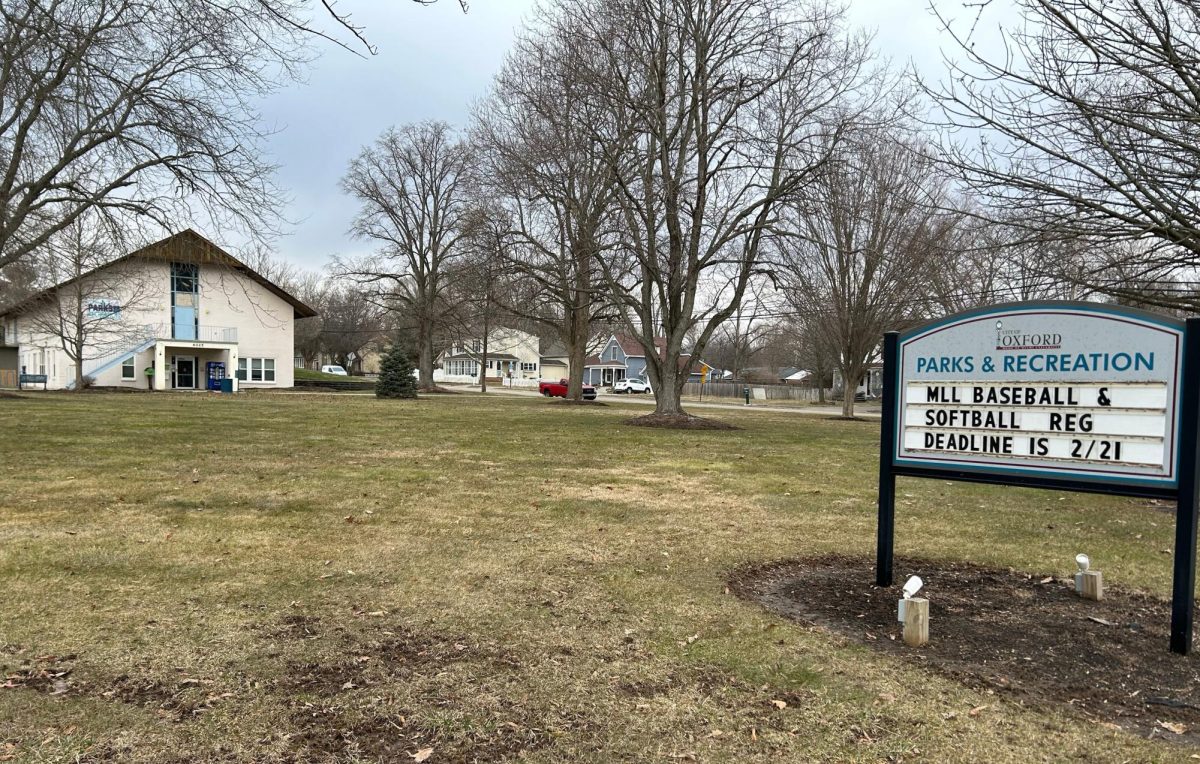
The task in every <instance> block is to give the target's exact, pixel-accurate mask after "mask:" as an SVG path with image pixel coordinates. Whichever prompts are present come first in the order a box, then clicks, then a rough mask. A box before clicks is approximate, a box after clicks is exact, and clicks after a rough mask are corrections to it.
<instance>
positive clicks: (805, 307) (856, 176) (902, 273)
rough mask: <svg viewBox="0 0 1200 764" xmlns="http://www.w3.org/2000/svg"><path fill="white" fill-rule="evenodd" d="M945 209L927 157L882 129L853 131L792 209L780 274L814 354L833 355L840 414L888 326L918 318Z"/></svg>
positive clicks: (850, 409)
mask: <svg viewBox="0 0 1200 764" xmlns="http://www.w3.org/2000/svg"><path fill="white" fill-rule="evenodd" d="M942 206H944V188H943V186H942V184H941V183H940V182H939V180H938V178H937V177H936V175H935V173H934V160H933V157H932V155H931V154H930V153H929V152H928V151H926V149H925V147H924V146H923V145H922V144H920V143H919V142H916V141H914V140H905V139H903V138H896V137H894V136H892V135H889V134H887V133H884V132H882V131H878V130H864V131H856V132H854V133H852V134H850V135H849V136H848V137H847V139H846V140H845V141H844V142H843V143H842V144H841V146H840V147H839V148H838V149H837V150H836V152H835V158H834V159H833V160H832V161H830V162H829V163H827V164H826V165H825V166H824V167H822V168H821V170H820V171H819V172H818V173H817V174H816V176H815V177H814V179H813V182H812V183H811V184H810V185H809V186H808V187H807V188H806V189H805V190H804V193H803V195H802V197H801V198H800V200H799V201H797V202H796V203H795V205H794V208H793V209H794V213H795V225H796V228H797V233H796V234H795V235H794V236H790V237H786V238H785V239H783V240H782V241H781V242H780V247H779V253H780V261H779V270H780V274H781V278H782V279H783V283H784V285H785V291H786V293H787V295H788V297H789V299H790V302H791V304H792V307H793V309H794V310H795V311H796V312H797V313H799V314H800V315H802V316H803V317H804V319H805V320H804V322H803V326H804V329H805V330H806V331H807V332H812V333H814V334H815V335H816V336H815V337H812V338H811V341H812V342H813V343H814V344H813V347H814V349H815V350H816V353H817V356H818V357H827V356H828V355H829V353H830V351H833V354H834V357H835V359H836V365H837V369H838V371H839V372H840V373H841V375H842V380H843V383H844V388H845V392H844V395H843V403H842V414H843V415H844V416H853V415H854V394H855V389H856V388H857V386H858V385H859V383H860V382H861V381H862V379H863V376H864V374H865V373H866V371H867V367H868V365H869V364H870V362H871V361H872V360H874V359H875V357H876V356H877V353H878V350H879V343H880V341H881V340H882V338H883V334H884V332H886V331H889V330H893V329H902V328H904V324H905V322H906V321H910V320H911V319H912V317H913V316H914V315H920V309H921V306H922V303H923V297H924V294H925V290H926V279H927V276H926V274H927V273H928V272H929V270H930V268H931V267H934V266H936V264H937V262H938V256H937V253H938V251H939V249H940V248H941V247H942V246H943V243H942V241H941V240H940V237H942V236H944V234H945V232H946V230H947V226H946V224H945V221H944V220H943V218H942V216H941V215H940V214H939V212H938V210H939V208H940V207H942Z"/></svg>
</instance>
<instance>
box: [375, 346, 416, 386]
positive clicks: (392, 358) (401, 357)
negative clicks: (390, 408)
mask: <svg viewBox="0 0 1200 764" xmlns="http://www.w3.org/2000/svg"><path fill="white" fill-rule="evenodd" d="M415 370H416V367H415V366H413V362H412V359H411V358H410V357H409V355H408V346H407V345H406V344H405V343H404V342H401V341H399V340H397V341H396V342H393V343H392V346H391V347H390V348H388V352H387V355H385V356H384V357H383V364H382V366H381V367H380V369H379V381H378V382H377V383H375V395H376V396H377V397H379V398H416V397H417V380H416V377H414V376H413V372H414V371H415Z"/></svg>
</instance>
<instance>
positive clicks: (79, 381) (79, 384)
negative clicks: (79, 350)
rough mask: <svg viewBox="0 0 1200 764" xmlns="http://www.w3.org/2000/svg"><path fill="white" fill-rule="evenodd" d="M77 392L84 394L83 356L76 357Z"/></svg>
mask: <svg viewBox="0 0 1200 764" xmlns="http://www.w3.org/2000/svg"><path fill="white" fill-rule="evenodd" d="M75 392H77V393H79V392H83V355H82V354H79V355H77V356H75Z"/></svg>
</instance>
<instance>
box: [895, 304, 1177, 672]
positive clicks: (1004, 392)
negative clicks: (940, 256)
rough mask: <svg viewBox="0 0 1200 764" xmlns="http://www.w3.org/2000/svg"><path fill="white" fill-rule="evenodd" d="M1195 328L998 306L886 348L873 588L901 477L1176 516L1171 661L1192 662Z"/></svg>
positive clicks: (1099, 310) (1156, 319)
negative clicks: (1126, 500)
mask: <svg viewBox="0 0 1200 764" xmlns="http://www.w3.org/2000/svg"><path fill="white" fill-rule="evenodd" d="M1198 439H1200V319H1189V320H1188V321H1187V322H1186V324H1185V323H1184V322H1182V321H1177V320H1175V319H1172V318H1169V317H1166V316H1160V315H1156V314H1153V313H1147V312H1145V311H1140V310H1135V309H1132V308H1125V307H1121V306H1116V305H1107V304H1101V303H1080V302H1042V303H1013V304H1008V305H996V306H992V307H988V308H982V309H979V310H973V311H967V312H965V313H959V314H957V315H953V316H948V317H946V318H943V319H939V320H937V321H933V322H930V323H928V324H925V325H923V326H919V327H916V328H915V329H911V330H909V331H907V332H905V333H903V334H897V333H895V332H892V333H889V334H887V335H885V337H884V395H883V416H882V425H881V430H880V441H879V444H880V447H879V531H878V536H877V567H876V583H877V584H879V585H880V586H889V585H891V581H892V548H893V537H894V535H895V488H896V477H897V476H909V477H927V478H939V479H943V480H965V481H973V482H982V483H998V484H1003V485H1016V486H1028V487H1035V488H1054V489H1058V490H1069V491H1088V492H1093V493H1110V494H1118V495H1124V496H1146V497H1154V498H1164V499H1171V500H1175V501H1176V502H1177V506H1178V510H1177V513H1176V520H1175V526H1176V528H1175V559H1174V574H1173V587H1172V591H1173V596H1172V605H1171V649H1172V650H1173V651H1175V652H1178V653H1185V654H1186V653H1187V652H1188V651H1189V650H1190V649H1191V642H1192V624H1193V612H1194V605H1195V603H1194V588H1195V577H1196V535H1197V515H1198V512H1197V505H1198V504H1200V479H1198V476H1197V473H1198V472H1200V459H1198V457H1197V454H1198V452H1200V449H1198V446H1197V441H1198Z"/></svg>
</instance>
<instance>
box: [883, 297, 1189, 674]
mask: <svg viewBox="0 0 1200 764" xmlns="http://www.w3.org/2000/svg"><path fill="white" fill-rule="evenodd" d="M899 344H900V335H899V333H897V332H888V333H887V334H885V335H884V338H883V412H882V413H883V416H882V422H881V425H880V439H879V525H878V531H877V536H876V563H875V583H876V585H878V586H891V585H892V580H893V572H892V555H893V547H894V538H895V515H896V476H897V475H900V476H905V477H923V478H936V479H939V480H956V481H963V482H973V483H989V484H995V485H1013V486H1022V487H1028V488H1049V489H1055V490H1062V491H1079V492H1085V493H1098V494H1109V495H1117V496H1132V497H1140V498H1154V499H1168V500H1171V499H1173V500H1175V501H1176V502H1177V506H1178V509H1177V510H1176V516H1175V559H1174V571H1173V578H1172V592H1171V651H1172V652H1175V653H1178V654H1180V655H1187V654H1188V653H1189V651H1190V650H1191V646H1192V629H1193V622H1194V612H1195V585H1196V584H1195V581H1196V536H1197V519H1198V518H1197V512H1198V507H1200V318H1189V319H1188V320H1187V324H1186V327H1185V328H1184V335H1183V344H1182V348H1181V350H1182V352H1181V356H1182V358H1181V360H1182V373H1181V377H1180V380H1181V384H1180V386H1179V389H1178V390H1177V391H1176V394H1177V395H1178V396H1179V427H1180V430H1179V453H1178V465H1179V479H1178V483H1177V487H1175V488H1169V487H1157V486H1152V485H1143V486H1138V485H1132V484H1123V483H1116V482H1113V483H1101V482H1097V481H1095V480H1071V479H1065V478H1061V477H1043V476H1038V475H1028V476H1021V475H1013V474H989V473H987V472H981V471H972V470H962V469H954V468H942V467H928V466H912V465H902V464H897V462H896V439H897V435H898V429H897V428H898V425H899V421H898V420H899V417H901V416H903V414H902V413H901V412H900V411H898V401H899V395H898V391H899V385H900V384H901V369H900V356H899Z"/></svg>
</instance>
